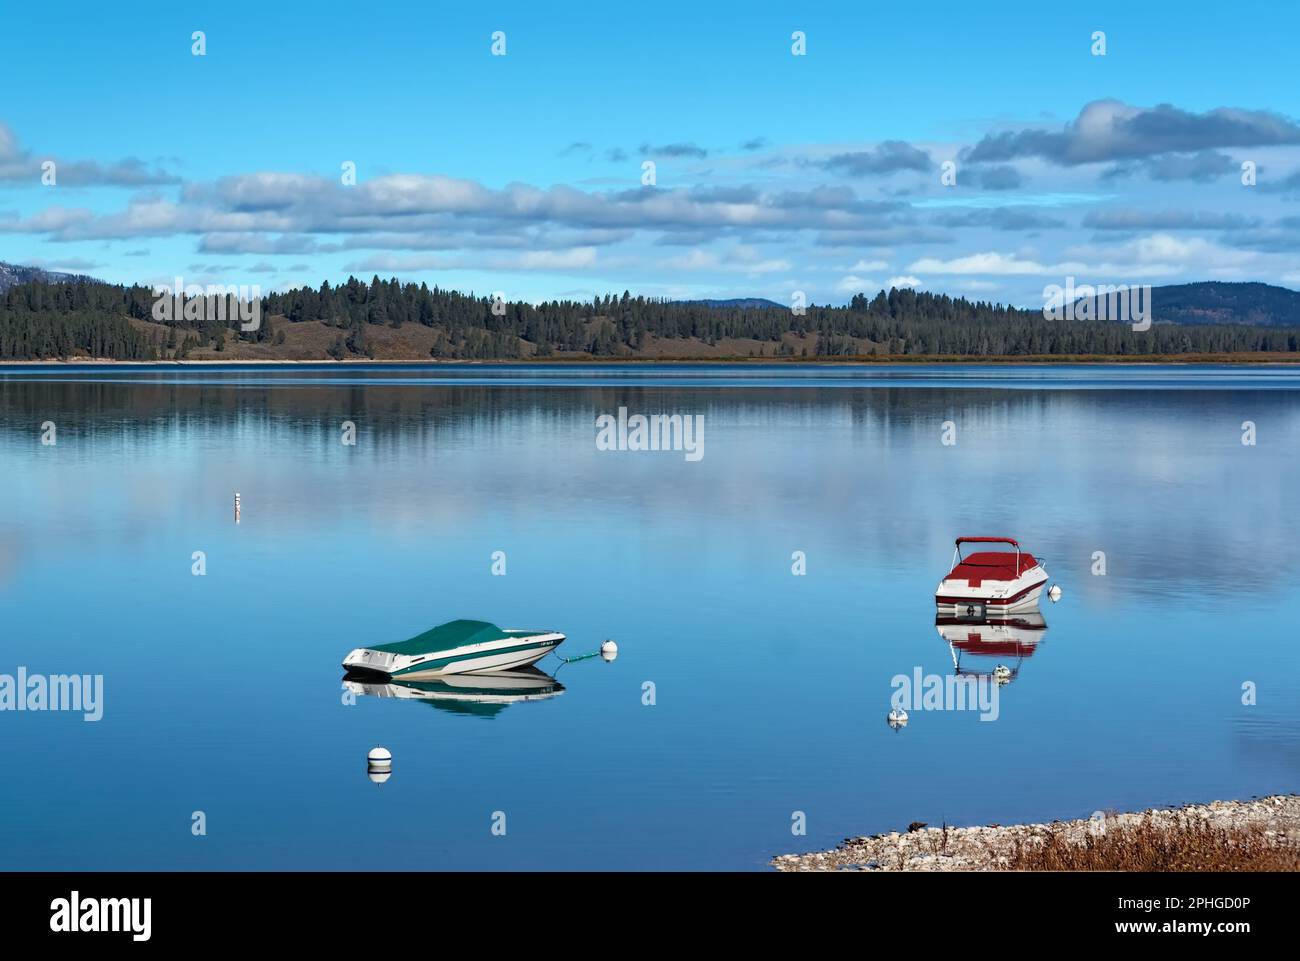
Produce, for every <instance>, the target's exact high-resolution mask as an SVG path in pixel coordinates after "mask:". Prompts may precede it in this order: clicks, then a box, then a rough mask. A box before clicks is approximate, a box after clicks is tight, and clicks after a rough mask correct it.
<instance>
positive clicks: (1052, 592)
mask: <svg viewBox="0 0 1300 961" xmlns="http://www.w3.org/2000/svg"><path fill="white" fill-rule="evenodd" d="M1047 596H1048V597H1050V598H1051V599H1052V603H1053V604H1055V603H1056V602H1057V601H1059V600H1060V599H1061V586H1060V585H1059V584H1053V585H1052V586H1051V587H1049V588H1048V589H1047Z"/></svg>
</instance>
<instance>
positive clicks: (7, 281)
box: [0, 261, 95, 294]
mask: <svg viewBox="0 0 1300 961" xmlns="http://www.w3.org/2000/svg"><path fill="white" fill-rule="evenodd" d="M37 280H39V281H42V282H44V283H47V284H58V283H68V282H71V281H77V280H87V281H92V282H93V281H94V280H95V278H94V277H87V276H86V275H85V274H65V273H63V272H62V271H58V270H45V269H44V268H41V267H24V266H22V265H21V264H6V263H4V262H3V261H0V294H3V293H4V292H5V291H6V290H8V289H9V288H10V287H17V286H18V285H19V284H30V283H32V282H33V281H37Z"/></svg>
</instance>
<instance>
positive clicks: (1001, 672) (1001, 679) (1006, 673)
mask: <svg viewBox="0 0 1300 961" xmlns="http://www.w3.org/2000/svg"><path fill="white" fill-rule="evenodd" d="M993 679H994V680H995V681H997V682H998V683H999V684H1006V683H1007V682H1008V681H1010V680H1011V668H1009V667H1007V666H1006V665H1005V664H999V665H998V666H997V667H995V668H993Z"/></svg>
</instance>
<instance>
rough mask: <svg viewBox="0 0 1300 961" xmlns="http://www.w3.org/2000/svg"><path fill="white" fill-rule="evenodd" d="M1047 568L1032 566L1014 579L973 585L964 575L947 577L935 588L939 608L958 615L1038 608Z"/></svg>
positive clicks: (937, 608) (997, 613)
mask: <svg viewBox="0 0 1300 961" xmlns="http://www.w3.org/2000/svg"><path fill="white" fill-rule="evenodd" d="M1046 584H1047V571H1045V570H1043V568H1042V567H1041V566H1040V567H1031V568H1030V569H1029V570H1027V571H1025V572H1024V573H1023V574H1021V575H1020V576H1019V577H1017V578H1016V579H1015V580H1012V581H993V580H986V581H984V582H983V583H982V584H980V586H979V587H971V586H970V585H969V584H966V583H964V582H963V581H961V580H960V579H957V580H943V581H940V582H939V586H938V587H937V588H936V589H935V592H934V603H935V610H936V611H937V613H939V614H952V615H954V616H957V617H999V616H1004V615H1008V614H1024V613H1027V612H1029V611H1036V610H1038V599H1039V598H1040V597H1042V594H1043V587H1044V585H1046Z"/></svg>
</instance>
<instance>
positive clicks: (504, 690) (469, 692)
mask: <svg viewBox="0 0 1300 961" xmlns="http://www.w3.org/2000/svg"><path fill="white" fill-rule="evenodd" d="M343 684H344V686H345V687H346V688H347V689H348V690H349V691H351V692H352V693H353V694H363V695H367V696H369V697H393V698H399V699H404V700H409V701H420V702H421V703H424V704H428V705H429V706H430V707H435V708H438V709H439V710H442V711H450V712H452V713H454V714H470V715H475V716H477V717H496V716H497V715H498V714H500V713H501V712H502V711H504V710H505V709H506V708H507V707H509V706H510V705H511V704H514V703H516V702H518V701H543V700H546V699H547V698H552V697H558V696H559V695H560V694H563V693H564V685H563V684H561V683H560V682H559V681H557V680H556V679H555V678H553V677H552V676H551V675H549V674H547V673H546V672H545V671H541V670H539V669H537V668H535V667H531V666H529V667H521V668H516V669H515V670H513V671H493V672H492V673H491V674H447V675H443V676H441V677H438V678H431V679H428V680H423V681H396V680H390V681H387V682H381V681H375V680H360V679H357V678H353V677H345V678H344V679H343Z"/></svg>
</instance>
